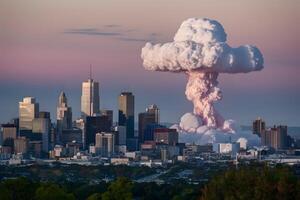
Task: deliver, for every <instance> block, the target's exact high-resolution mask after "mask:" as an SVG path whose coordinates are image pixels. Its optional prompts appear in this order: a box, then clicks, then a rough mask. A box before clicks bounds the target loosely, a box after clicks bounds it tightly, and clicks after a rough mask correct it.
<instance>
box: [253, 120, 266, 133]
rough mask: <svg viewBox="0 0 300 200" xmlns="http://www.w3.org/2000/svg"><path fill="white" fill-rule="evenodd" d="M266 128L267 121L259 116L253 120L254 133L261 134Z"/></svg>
mask: <svg viewBox="0 0 300 200" xmlns="http://www.w3.org/2000/svg"><path fill="white" fill-rule="evenodd" d="M265 129H266V124H265V122H264V121H263V120H262V119H261V118H260V117H259V118H257V119H256V120H255V121H254V122H253V128H252V130H253V134H256V135H258V136H259V137H260V136H261V134H262V132H263V131H264V130H265Z"/></svg>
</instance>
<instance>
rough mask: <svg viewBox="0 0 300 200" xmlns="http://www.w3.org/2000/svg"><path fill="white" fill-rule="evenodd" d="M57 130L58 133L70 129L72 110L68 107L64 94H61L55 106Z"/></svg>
mask: <svg viewBox="0 0 300 200" xmlns="http://www.w3.org/2000/svg"><path fill="white" fill-rule="evenodd" d="M56 119H57V129H58V131H62V130H66V129H72V108H71V107H68V101H67V97H66V94H65V93H64V92H61V93H60V95H59V98H58V104H57V115H56Z"/></svg>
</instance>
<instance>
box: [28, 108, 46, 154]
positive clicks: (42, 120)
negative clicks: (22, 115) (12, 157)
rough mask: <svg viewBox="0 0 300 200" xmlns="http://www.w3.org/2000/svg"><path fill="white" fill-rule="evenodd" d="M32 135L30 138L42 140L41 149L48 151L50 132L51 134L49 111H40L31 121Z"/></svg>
mask: <svg viewBox="0 0 300 200" xmlns="http://www.w3.org/2000/svg"><path fill="white" fill-rule="evenodd" d="M32 124H33V125H32V126H33V128H32V137H31V138H30V139H31V140H34V141H42V150H43V151H44V152H48V151H49V149H50V148H49V147H50V140H51V138H50V136H51V135H50V134H51V119H50V113H49V112H40V113H39V117H38V118H35V119H34V120H33V122H32Z"/></svg>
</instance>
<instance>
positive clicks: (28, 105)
mask: <svg viewBox="0 0 300 200" xmlns="http://www.w3.org/2000/svg"><path fill="white" fill-rule="evenodd" d="M38 114H39V104H38V103H36V101H35V98H34V97H24V98H23V101H21V102H19V130H20V131H22V130H32V120H33V119H34V118H36V117H38Z"/></svg>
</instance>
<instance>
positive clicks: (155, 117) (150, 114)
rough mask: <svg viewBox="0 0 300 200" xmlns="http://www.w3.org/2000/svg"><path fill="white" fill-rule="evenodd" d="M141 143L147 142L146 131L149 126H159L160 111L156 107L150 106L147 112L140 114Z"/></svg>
mask: <svg viewBox="0 0 300 200" xmlns="http://www.w3.org/2000/svg"><path fill="white" fill-rule="evenodd" d="M138 123H139V143H143V142H144V141H145V130H146V128H147V126H149V125H155V124H156V125H158V123H159V109H158V107H157V106H156V105H150V106H149V107H148V108H146V112H143V113H139V122H138Z"/></svg>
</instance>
